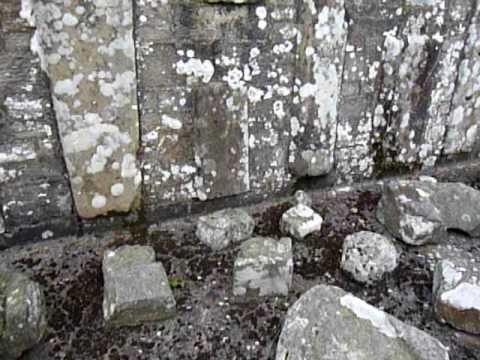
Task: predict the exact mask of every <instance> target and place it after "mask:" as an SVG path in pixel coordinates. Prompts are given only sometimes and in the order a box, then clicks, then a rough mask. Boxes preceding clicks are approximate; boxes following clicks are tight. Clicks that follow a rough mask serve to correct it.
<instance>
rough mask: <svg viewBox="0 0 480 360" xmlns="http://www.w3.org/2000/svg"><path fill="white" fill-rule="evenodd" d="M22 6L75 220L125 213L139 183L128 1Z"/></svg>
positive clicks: (42, 1)
mask: <svg viewBox="0 0 480 360" xmlns="http://www.w3.org/2000/svg"><path fill="white" fill-rule="evenodd" d="M25 1H26V3H27V4H30V5H32V4H33V18H32V20H33V23H34V24H35V26H36V28H37V31H36V34H35V36H34V38H33V40H32V50H34V51H36V52H37V53H38V54H39V56H40V58H41V61H42V67H43V69H44V70H45V71H46V72H47V74H48V76H49V78H50V82H51V89H52V97H53V103H54V109H55V113H56V117H57V123H58V128H59V132H60V138H61V141H62V145H63V153H64V158H65V162H66V164H67V169H68V172H69V175H70V184H71V188H72V192H73V196H74V200H75V205H76V208H77V211H78V214H79V215H80V216H81V217H83V218H93V217H95V216H98V215H104V214H106V213H108V212H110V211H118V212H127V211H129V210H130V209H132V207H134V205H135V201H136V200H137V199H138V196H139V194H140V184H141V180H142V176H141V172H140V170H139V168H138V166H137V151H138V147H139V119H138V111H137V100H136V96H137V95H136V70H135V49H134V43H133V23H132V21H133V9H132V1H131V0H92V1H86V0H70V1H63V0H49V1H46V0H33V1H29V0H25ZM24 9H25V11H26V12H27V13H28V11H29V10H30V9H29V6H25V7H24Z"/></svg>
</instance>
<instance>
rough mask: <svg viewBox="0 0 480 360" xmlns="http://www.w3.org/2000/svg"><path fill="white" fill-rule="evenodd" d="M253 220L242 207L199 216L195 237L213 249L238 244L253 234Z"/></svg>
mask: <svg viewBox="0 0 480 360" xmlns="http://www.w3.org/2000/svg"><path fill="white" fill-rule="evenodd" d="M254 228H255V220H254V219H253V218H252V217H251V216H250V214H248V213H247V212H246V211H245V210H243V209H225V210H221V211H217V212H215V213H212V214H209V215H205V216H200V217H199V219H198V222H197V231H196V236H197V238H198V239H199V240H200V241H201V242H202V243H204V244H205V245H208V246H209V247H210V248H211V249H213V250H222V249H225V248H227V247H228V246H230V245H234V244H238V243H240V242H241V241H243V240H247V239H248V238H250V237H251V236H252V235H253V230H254Z"/></svg>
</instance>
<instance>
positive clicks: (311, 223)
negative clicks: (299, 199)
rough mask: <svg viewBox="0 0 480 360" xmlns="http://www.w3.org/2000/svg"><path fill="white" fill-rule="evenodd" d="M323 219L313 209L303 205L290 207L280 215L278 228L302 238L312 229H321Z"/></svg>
mask: <svg viewBox="0 0 480 360" xmlns="http://www.w3.org/2000/svg"><path fill="white" fill-rule="evenodd" d="M322 223H323V219H322V217H321V216H320V215H319V214H317V213H316V212H315V211H314V210H312V209H311V208H309V207H308V206H305V205H302V204H300V205H297V206H294V207H292V208H290V209H289V210H288V211H287V212H285V213H284V214H283V215H282V219H281V220H280V228H281V230H282V232H283V233H285V234H290V235H291V236H293V237H294V238H295V239H297V240H302V239H303V238H305V237H306V236H307V235H309V234H311V233H312V232H314V231H320V230H321V229H322Z"/></svg>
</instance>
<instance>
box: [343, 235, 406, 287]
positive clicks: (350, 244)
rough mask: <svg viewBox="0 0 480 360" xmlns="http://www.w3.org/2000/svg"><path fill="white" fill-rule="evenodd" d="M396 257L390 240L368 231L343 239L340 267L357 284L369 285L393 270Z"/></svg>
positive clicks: (395, 265) (396, 261)
mask: <svg viewBox="0 0 480 360" xmlns="http://www.w3.org/2000/svg"><path fill="white" fill-rule="evenodd" d="M398 257H399V255H398V252H397V249H396V248H395V245H394V244H393V242H392V241H390V239H388V238H386V237H385V236H382V235H379V234H375V233H373V232H370V231H361V232H358V233H355V234H352V235H349V236H347V237H346V238H345V241H344V242H343V252H342V263H341V267H342V269H343V270H344V271H345V272H347V273H348V274H350V276H352V277H353V278H354V279H355V280H357V281H358V282H362V283H371V282H374V281H376V280H380V279H381V278H382V276H383V275H384V274H385V273H387V272H391V271H393V270H395V268H396V267H397V265H398Z"/></svg>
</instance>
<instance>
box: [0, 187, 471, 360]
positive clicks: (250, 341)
mask: <svg viewBox="0 0 480 360" xmlns="http://www.w3.org/2000/svg"><path fill="white" fill-rule="evenodd" d="M379 198H380V195H379V194H378V193H376V192H371V191H351V192H337V193H333V192H322V193H317V194H315V195H314V207H315V208H316V209H317V211H319V212H320V213H321V214H322V216H323V217H324V219H325V223H324V226H323V229H322V231H321V232H318V233H315V234H313V235H311V236H309V237H308V238H307V239H306V240H305V241H303V242H298V241H297V242H295V245H294V253H295V275H294V281H293V288H292V290H291V292H290V295H289V296H288V297H265V298H258V297H250V298H234V297H233V296H232V292H231V286H232V269H233V262H234V258H235V254H236V251H237V250H236V249H235V248H231V249H229V250H227V251H223V252H217V253H213V252H211V251H210V250H209V249H208V248H207V247H205V246H203V245H202V244H200V243H199V242H198V241H197V240H196V239H195V236H194V225H195V223H194V219H190V220H181V221H174V222H168V223H164V224H163V225H161V226H158V227H155V228H150V229H148V230H145V229H141V228H140V229H133V230H132V231H130V232H118V233H111V234H109V235H107V236H103V237H102V238H98V239H97V238H95V237H85V238H82V239H73V238H69V239H63V240H61V241H52V242H46V243H42V244H37V245H31V246H26V247H18V248H13V249H9V250H6V251H4V252H3V253H0V265H1V266H2V267H7V268H11V269H17V270H21V271H23V272H25V273H27V274H29V275H30V276H31V277H32V278H33V279H35V280H36V281H38V282H39V283H40V284H42V286H43V287H44V288H45V293H46V297H47V306H48V324H49V328H48V334H47V336H46V338H45V340H44V341H43V343H41V344H39V345H38V346H37V347H36V348H34V349H33V350H32V351H30V352H29V353H28V354H25V356H24V357H23V359H42V360H45V359H209V360H212V359H232V360H233V359H274V357H275V348H276V343H277V340H278V337H279V334H280V331H281V326H282V322H283V320H284V317H285V314H286V311H287V309H288V307H289V305H291V304H292V303H293V302H295V301H296V300H297V299H298V297H299V296H300V295H301V294H302V293H304V292H305V291H306V290H308V289H309V288H311V287H312V286H313V285H315V284H322V283H327V284H331V285H336V286H339V287H342V288H344V289H346V290H347V291H350V292H352V293H354V294H355V295H357V296H358V297H360V298H362V299H364V300H366V301H368V302H369V303H371V304H373V305H375V306H377V307H379V308H382V309H384V310H385V311H386V312H388V313H390V314H392V315H394V316H397V317H398V318H400V319H401V320H403V321H405V322H407V323H409V324H411V325H414V326H417V327H419V328H421V329H423V330H425V331H427V332H428V333H430V334H431V335H433V336H435V337H437V338H438V339H439V340H441V341H442V342H443V343H444V344H445V345H447V346H449V347H450V349H451V351H450V354H451V359H452V360H467V359H468V360H473V359H480V338H477V337H472V336H467V335H465V334H461V333H459V332H457V331H455V330H454V329H452V328H450V327H449V326H447V325H442V324H440V323H438V322H436V321H435V320H434V314H433V310H432V306H431V304H432V290H431V289H432V272H431V265H432V260H431V256H429V253H428V251H429V250H428V249H426V248H409V247H406V246H403V245H401V244H398V246H399V248H401V249H402V251H403V254H402V257H401V264H400V266H399V268H398V269H397V270H396V271H395V272H394V273H392V274H389V275H388V276H387V277H386V278H384V279H383V280H382V281H380V282H378V283H376V284H375V285H374V286H368V287H366V286H363V285H359V284H357V283H355V282H354V281H352V280H351V279H349V278H348V277H346V276H345V275H344V274H343V273H342V272H341V270H340V266H339V265H340V257H341V247H342V242H343V239H344V238H345V236H346V235H348V234H351V233H353V232H356V231H360V230H372V231H376V232H380V233H383V232H384V230H383V229H382V227H381V226H380V225H379V224H378V223H377V221H376V220H375V216H374V213H375V209H376V205H377V203H378V201H379ZM289 206H290V204H289V203H288V202H286V201H285V202H283V203H282V202H280V203H277V204H275V205H261V206H258V207H255V208H253V209H252V211H253V213H254V214H255V217H256V220H257V228H256V234H258V235H264V236H274V237H279V236H280V233H279V228H278V222H279V219H280V216H281V214H282V213H283V212H284V211H285V210H286V209H287V208H288V207H289ZM456 238H458V237H456ZM122 244H149V245H152V246H153V247H154V248H155V250H156V252H157V256H158V260H160V261H162V262H163V264H164V265H165V268H166V270H167V272H168V274H169V278H170V281H171V285H172V287H173V290H174V294H175V297H176V300H177V316H176V317H175V318H173V319H171V320H168V321H165V322H161V323H154V324H147V325H144V326H140V327H135V328H127V329H116V330H114V329H107V328H105V326H104V322H103V318H102V300H103V278H102V272H101V259H102V254H103V252H104V251H105V250H106V249H107V248H115V247H117V246H120V245H122ZM460 246H461V247H463V248H464V249H465V250H466V251H470V252H471V253H473V254H475V253H476V254H479V256H478V258H479V259H480V240H478V239H463V240H462V241H461V245H460ZM372 360H374V359H372ZM432 360H435V359H432Z"/></svg>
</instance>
